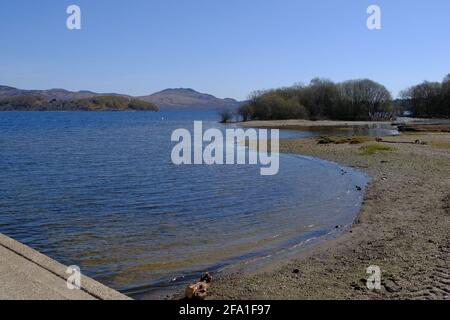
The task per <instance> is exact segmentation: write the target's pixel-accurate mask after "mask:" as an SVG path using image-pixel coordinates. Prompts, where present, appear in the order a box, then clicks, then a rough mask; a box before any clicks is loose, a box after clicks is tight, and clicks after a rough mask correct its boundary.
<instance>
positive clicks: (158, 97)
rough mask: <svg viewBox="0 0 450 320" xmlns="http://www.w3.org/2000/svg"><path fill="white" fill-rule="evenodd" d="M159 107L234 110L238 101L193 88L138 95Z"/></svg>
mask: <svg viewBox="0 0 450 320" xmlns="http://www.w3.org/2000/svg"><path fill="white" fill-rule="evenodd" d="M139 99H142V100H144V101H147V102H151V103H154V104H156V105H157V106H159V107H160V109H161V110H166V111H170V110H187V109H189V110H192V109H199V110H215V111H218V110H223V109H230V110H234V109H236V108H237V107H239V106H240V104H241V103H240V102H239V101H237V100H234V99H230V98H227V99H219V98H216V97H214V96H213V95H210V94H205V93H200V92H197V91H195V90H193V89H184V88H180V89H166V90H163V91H160V92H157V93H154V94H151V95H148V96H143V97H139Z"/></svg>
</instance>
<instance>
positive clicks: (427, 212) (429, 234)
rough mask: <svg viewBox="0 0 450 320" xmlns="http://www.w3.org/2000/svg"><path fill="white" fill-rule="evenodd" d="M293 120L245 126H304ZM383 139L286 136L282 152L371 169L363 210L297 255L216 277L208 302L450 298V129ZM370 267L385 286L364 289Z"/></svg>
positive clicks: (363, 169)
mask: <svg viewBox="0 0 450 320" xmlns="http://www.w3.org/2000/svg"><path fill="white" fill-rule="evenodd" d="M294 122H295V123H294ZM294 122H290V121H284V122H279V123H277V124H275V125H274V123H272V122H271V123H268V124H266V125H263V124H262V123H260V124H259V125H258V124H257V123H251V122H250V123H248V124H246V126H252V127H255V126H258V127H262V126H267V127H273V126H275V127H281V124H282V123H284V126H286V123H287V124H290V125H291V126H293V125H295V126H300V125H302V124H301V123H300V122H302V121H294ZM333 123H334V125H336V123H335V122H333ZM366 124H367V123H366ZM303 125H304V124H303ZM309 125H310V122H308V126H309ZM316 125H321V126H323V125H326V122H321V123H319V122H316ZM352 125H355V124H354V123H353V124H352ZM383 140H384V141H387V142H376V141H364V140H363V141H362V143H359V144H358V143H357V144H354V143H340V144H334V143H329V144H319V143H318V141H319V139H318V138H309V139H294V140H284V141H282V142H281V151H282V152H287V153H298V154H302V155H308V156H314V157H318V158H321V159H326V160H330V161H335V162H338V163H339V164H342V165H345V166H350V167H354V168H357V169H359V170H362V171H364V172H366V173H367V174H369V175H370V176H371V177H372V179H373V180H372V183H371V184H370V186H369V187H368V189H367V191H366V194H365V200H364V203H363V206H362V208H361V211H360V213H359V215H358V217H357V218H356V220H355V222H354V224H353V225H352V226H351V227H350V228H349V229H348V230H347V231H346V232H344V234H342V235H341V236H339V237H337V238H335V239H332V240H329V241H324V242H322V243H321V244H319V245H317V246H314V247H312V248H309V249H307V250H306V251H304V252H302V253H300V254H299V255H298V256H297V257H295V258H294V259H291V260H289V261H278V262H277V263H276V264H273V265H270V266H265V267H264V268H261V269H258V270H255V271H253V272H251V273H235V274H229V275H224V276H222V277H221V278H220V279H217V280H216V281H215V282H214V285H213V287H212V294H211V296H210V299H448V298H449V295H450V232H449V230H450V134H449V133H428V134H427V133H420V134H417V133H414V134H412V133H407V134H402V135H401V136H392V137H384V138H383ZM416 141H417V142H420V143H416V144H414V142H416ZM421 142H423V143H424V144H422V143H421ZM372 265H376V266H379V267H380V268H381V272H382V288H381V290H379V291H371V290H368V289H367V287H366V279H367V278H368V276H369V275H368V274H367V273H366V271H367V268H368V267H369V266H372Z"/></svg>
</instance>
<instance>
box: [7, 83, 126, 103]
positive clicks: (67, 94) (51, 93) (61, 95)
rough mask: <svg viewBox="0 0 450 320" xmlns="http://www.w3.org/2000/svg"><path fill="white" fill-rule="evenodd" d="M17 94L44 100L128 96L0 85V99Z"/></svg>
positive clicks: (17, 95) (16, 95)
mask: <svg viewBox="0 0 450 320" xmlns="http://www.w3.org/2000/svg"><path fill="white" fill-rule="evenodd" d="M19 96H22V97H23V96H38V97H42V98H43V99H46V100H52V99H56V100H77V99H86V98H92V97H96V96H123V97H129V96H127V95H121V94H116V93H95V92H91V91H78V92H74V91H69V90H64V89H50V90H22V89H17V88H13V87H7V86H0V99H3V98H12V97H19Z"/></svg>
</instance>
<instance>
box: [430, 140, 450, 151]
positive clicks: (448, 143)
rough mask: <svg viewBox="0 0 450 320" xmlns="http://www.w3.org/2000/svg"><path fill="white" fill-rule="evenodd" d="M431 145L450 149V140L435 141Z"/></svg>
mask: <svg viewBox="0 0 450 320" xmlns="http://www.w3.org/2000/svg"><path fill="white" fill-rule="evenodd" d="M431 145H432V146H433V147H435V148H438V149H450V141H435V142H432V143H431Z"/></svg>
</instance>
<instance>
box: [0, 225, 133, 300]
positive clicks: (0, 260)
mask: <svg viewBox="0 0 450 320" xmlns="http://www.w3.org/2000/svg"><path fill="white" fill-rule="evenodd" d="M66 271H67V266H65V265H63V264H61V263H59V262H57V261H55V260H53V259H50V258H49V257H47V256H45V255H43V254H41V253H39V252H37V251H36V250H33V249H31V248H30V247H28V246H26V245H24V244H22V243H20V242H17V241H15V240H13V239H11V238H9V237H7V236H5V235H3V234H1V233H0V299H13V300H60V299H66V300H129V299H130V298H129V297H127V296H125V295H123V294H121V293H119V292H117V291H115V290H113V289H111V288H109V287H106V286H104V285H103V284H101V283H99V282H97V281H95V280H93V279H91V278H89V277H85V276H83V275H82V277H81V290H69V289H68V288H67V285H66V281H67V278H68V277H69V276H70V275H69V274H67V273H66Z"/></svg>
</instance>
